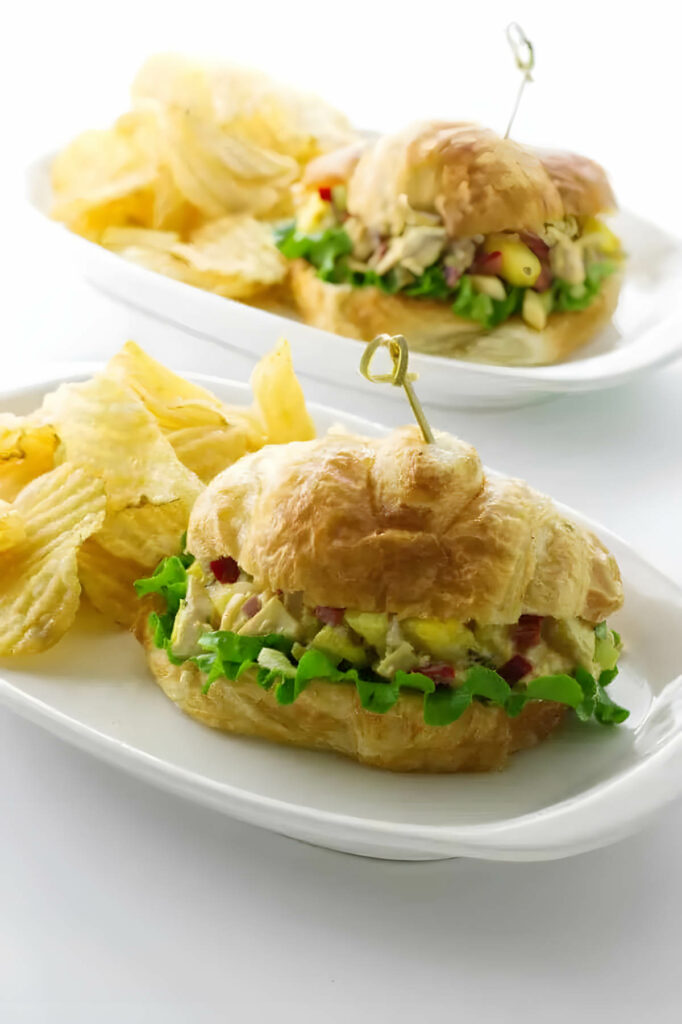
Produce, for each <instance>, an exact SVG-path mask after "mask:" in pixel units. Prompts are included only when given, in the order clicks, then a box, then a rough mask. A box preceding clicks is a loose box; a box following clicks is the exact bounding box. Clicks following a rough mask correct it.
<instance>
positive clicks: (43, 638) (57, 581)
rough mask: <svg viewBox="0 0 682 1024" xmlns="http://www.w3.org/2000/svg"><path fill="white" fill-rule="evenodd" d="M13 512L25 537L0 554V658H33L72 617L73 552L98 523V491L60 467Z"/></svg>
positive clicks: (76, 587)
mask: <svg viewBox="0 0 682 1024" xmlns="http://www.w3.org/2000/svg"><path fill="white" fill-rule="evenodd" d="M14 508H15V509H16V511H17V512H18V513H19V515H20V517H21V519H22V520H23V522H24V526H25V530H26V536H25V539H24V540H23V542H22V543H21V544H19V545H18V546H17V547H14V548H11V549H10V550H9V551H5V552H3V553H2V554H0V655H9V654H37V653H38V652H39V651H44V650H46V649H47V648H48V647H51V646H52V645H53V644H55V643H56V642H57V641H58V640H59V639H60V638H61V637H62V636H63V635H64V633H65V632H66V630H67V629H68V628H69V626H70V625H71V624H72V622H73V620H74V618H75V616H76V611H77V610H78V602H79V599H80V592H81V587H80V583H79V581H78V566H77V556H78V549H79V548H80V546H81V544H82V543H83V541H84V540H85V539H86V538H87V537H89V536H91V534H93V533H95V532H96V531H97V530H98V529H99V528H100V526H101V525H102V523H103V521H104V516H105V511H106V497H105V493H104V486H103V483H102V481H101V480H100V479H97V478H96V477H93V476H91V475H90V474H89V473H88V472H86V471H85V470H83V469H80V468H78V467H76V466H73V465H70V464H69V463H64V464H63V465H61V466H58V467H57V468H56V469H53V470H50V472H48V473H44V474H43V475H42V476H40V477H38V478H37V479H36V480H33V481H32V482H31V483H30V484H28V485H27V486H26V487H25V488H24V489H23V490H22V492H21V494H20V495H19V496H18V498H17V499H16V501H15V503H14Z"/></svg>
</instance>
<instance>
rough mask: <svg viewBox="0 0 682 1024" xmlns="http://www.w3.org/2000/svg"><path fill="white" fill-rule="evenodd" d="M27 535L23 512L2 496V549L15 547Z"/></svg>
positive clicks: (0, 515) (0, 547)
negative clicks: (22, 516)
mask: <svg viewBox="0 0 682 1024" xmlns="http://www.w3.org/2000/svg"><path fill="white" fill-rule="evenodd" d="M25 537H26V527H25V525H24V520H23V519H22V518H21V514H20V513H19V512H18V511H17V510H16V509H15V508H13V507H12V506H11V505H10V503H9V502H8V501H3V500H2V498H0V551H8V550H9V549H10V548H15V547H16V546H17V544H21V542H22V541H23V540H24V539H25Z"/></svg>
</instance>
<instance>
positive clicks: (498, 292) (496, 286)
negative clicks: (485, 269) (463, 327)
mask: <svg viewBox="0 0 682 1024" xmlns="http://www.w3.org/2000/svg"><path fill="white" fill-rule="evenodd" d="M470 276H471V283H472V285H473V287H474V290H475V291H477V292H480V293H481V295H489V296H490V298H491V299H497V300H498V302H504V300H505V299H506V298H507V293H506V291H505V289H504V285H503V284H502V282H501V281H500V279H499V277H493V275H492V274H471V275H470Z"/></svg>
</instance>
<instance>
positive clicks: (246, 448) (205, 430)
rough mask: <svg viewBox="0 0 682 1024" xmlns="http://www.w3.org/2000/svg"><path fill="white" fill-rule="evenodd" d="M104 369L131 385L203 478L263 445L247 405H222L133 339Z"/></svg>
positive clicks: (181, 456)
mask: <svg viewBox="0 0 682 1024" xmlns="http://www.w3.org/2000/svg"><path fill="white" fill-rule="evenodd" d="M105 373H106V374H107V376H111V377H114V378H115V379H116V380H118V381H120V382H121V383H122V384H124V385H126V386H127V387H130V388H132V390H133V391H134V392H135V394H136V395H137V396H138V398H140V400H141V401H142V402H144V404H145V406H146V407H147V409H148V410H149V412H150V413H151V414H152V415H153V416H154V417H155V419H156V420H157V421H158V423H159V425H160V426H161V429H162V430H163V431H164V433H165V434H166V436H167V437H168V440H169V441H170V443H171V444H172V446H173V449H174V451H175V454H176V455H177V457H178V458H179V459H180V461H181V462H182V463H183V464H184V465H185V466H187V467H188V468H189V469H191V470H192V472H194V473H196V474H197V476H198V477H199V478H200V479H201V480H202V481H203V482H204V483H208V482H209V480H212V479H213V477H214V476H215V475H216V474H217V473H219V472H220V471H221V470H223V469H226V468H227V466H230V465H232V463H233V462H235V461H236V460H237V459H238V458H240V457H241V456H242V455H244V454H246V452H250V451H256V449H257V448H260V447H261V446H262V445H263V444H264V438H263V432H262V428H261V426H260V422H259V419H258V417H257V416H256V414H255V413H254V412H253V411H252V410H250V409H239V408H231V407H229V406H227V405H225V404H224V403H223V402H221V401H220V400H219V399H218V398H216V396H215V395H213V394H211V392H210V391H207V390H206V389H205V388H202V387H201V386H200V385H199V384H194V383H193V382H191V381H188V380H185V378H184V377H179V376H178V375H177V374H176V373H173V372H172V370H169V369H167V367H165V366H162V365H161V363H158V362H157V361H156V360H155V359H152V357H151V356H149V355H147V353H146V352H144V351H143V349H141V348H140V347H139V345H136V344H135V342H133V341H129V342H127V343H126V344H125V345H124V346H123V348H122V349H121V350H120V352H118V353H117V354H116V355H115V356H114V357H113V358H112V359H111V360H110V361H109V363H108V365H107V367H106V370H105Z"/></svg>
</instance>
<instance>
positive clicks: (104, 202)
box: [52, 110, 158, 237]
mask: <svg viewBox="0 0 682 1024" xmlns="http://www.w3.org/2000/svg"><path fill="white" fill-rule="evenodd" d="M156 120H157V118H156V114H155V112H153V111H151V110H150V111H146V112H142V111H135V112H131V113H129V114H124V115H123V117H121V118H119V119H118V121H117V122H116V124H115V125H114V126H113V127H112V128H110V129H105V130H99V131H87V132H83V134H82V135H79V136H78V137H77V138H76V139H74V140H73V142H72V143H71V144H70V145H69V146H67V147H66V149H63V150H62V151H61V153H59V154H58V155H57V157H56V158H55V160H54V163H53V164H52V190H53V200H54V201H53V206H52V216H53V217H54V218H55V219H56V220H62V221H65V222H66V223H67V224H68V225H69V226H70V227H71V228H72V229H73V230H76V231H78V233H79V234H84V235H86V236H88V237H96V236H97V235H98V234H99V233H100V232H101V231H102V230H103V229H104V228H106V227H107V226H109V225H112V224H125V223H130V222H131V221H132V222H133V223H135V222H137V223H145V222H147V221H149V219H150V215H151V210H152V208H153V194H152V191H151V190H152V187H153V185H154V183H155V181H156V178H157V175H158V171H157V165H158V157H157V152H156V149H157V142H156V139H157V129H156Z"/></svg>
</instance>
